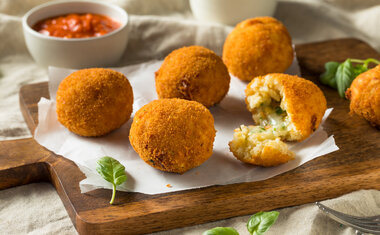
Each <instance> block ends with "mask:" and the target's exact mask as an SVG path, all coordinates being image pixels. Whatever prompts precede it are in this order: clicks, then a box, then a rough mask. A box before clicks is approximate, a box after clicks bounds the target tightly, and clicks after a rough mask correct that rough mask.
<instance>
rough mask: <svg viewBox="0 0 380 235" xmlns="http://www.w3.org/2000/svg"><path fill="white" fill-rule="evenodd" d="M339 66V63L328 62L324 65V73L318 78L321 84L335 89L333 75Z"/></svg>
mask: <svg viewBox="0 0 380 235" xmlns="http://www.w3.org/2000/svg"><path fill="white" fill-rule="evenodd" d="M339 65H340V63H338V62H335V61H330V62H327V63H326V64H325V72H324V73H323V74H321V76H320V78H319V80H320V81H321V83H322V84H325V85H328V86H330V87H332V88H335V89H336V86H337V85H336V79H335V75H336V71H337V69H338V66H339Z"/></svg>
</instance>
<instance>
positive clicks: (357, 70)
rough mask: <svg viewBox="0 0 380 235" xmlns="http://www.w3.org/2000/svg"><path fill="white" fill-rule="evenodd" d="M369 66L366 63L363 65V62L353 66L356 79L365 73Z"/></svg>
mask: <svg viewBox="0 0 380 235" xmlns="http://www.w3.org/2000/svg"><path fill="white" fill-rule="evenodd" d="M367 70H368V68H367V67H366V66H364V65H361V64H358V65H356V66H355V67H354V68H353V77H354V79H355V78H356V77H357V76H358V75H359V74H361V73H364V72H365V71H367Z"/></svg>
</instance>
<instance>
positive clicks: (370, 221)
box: [316, 202, 380, 226]
mask: <svg viewBox="0 0 380 235" xmlns="http://www.w3.org/2000/svg"><path fill="white" fill-rule="evenodd" d="M316 204H317V206H318V207H323V208H322V209H324V210H327V211H328V212H329V213H332V214H334V215H336V216H337V217H340V218H342V219H344V220H346V221H349V222H351V223H354V224H358V225H369V226H380V220H378V219H379V218H380V216H371V217H357V216H352V215H347V214H344V213H342V212H339V211H336V210H333V209H331V208H329V207H327V206H325V205H323V204H321V203H319V202H317V203H316Z"/></svg>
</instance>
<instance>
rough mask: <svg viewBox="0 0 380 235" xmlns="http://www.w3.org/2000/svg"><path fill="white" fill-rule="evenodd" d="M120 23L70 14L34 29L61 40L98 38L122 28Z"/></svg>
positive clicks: (102, 16) (98, 17) (94, 15)
mask: <svg viewBox="0 0 380 235" xmlns="http://www.w3.org/2000/svg"><path fill="white" fill-rule="evenodd" d="M120 25H121V24H120V23H119V22H117V21H114V20H112V19H111V18H110V17H107V16H104V15H99V14H92V13H87V14H68V15H62V16H57V17H52V18H48V19H45V20H41V21H39V22H37V24H35V25H34V26H33V27H32V28H33V29H34V30H36V31H37V32H39V33H41V34H44V35H48V36H53V37H61V38H88V37H98V36H102V35H104V34H107V33H109V32H112V31H114V30H116V29H118V28H119V27H120Z"/></svg>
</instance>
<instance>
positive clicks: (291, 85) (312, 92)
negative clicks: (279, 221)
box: [229, 73, 326, 166]
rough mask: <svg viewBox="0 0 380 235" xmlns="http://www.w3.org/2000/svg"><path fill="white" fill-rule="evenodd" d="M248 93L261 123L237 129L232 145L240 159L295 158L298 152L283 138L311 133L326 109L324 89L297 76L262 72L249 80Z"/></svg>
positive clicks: (250, 105)
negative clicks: (293, 150) (264, 74)
mask: <svg viewBox="0 0 380 235" xmlns="http://www.w3.org/2000/svg"><path fill="white" fill-rule="evenodd" d="M245 93H246V100H245V101H246V104H247V108H248V110H249V111H251V112H252V117H253V119H254V121H255V123H256V125H257V126H248V127H246V126H243V125H242V126H241V127H240V128H238V129H236V130H235V134H234V138H233V140H232V141H231V142H230V144H229V146H230V151H231V152H232V153H233V154H234V156H235V157H236V158H237V159H239V160H241V161H243V162H247V163H251V164H254V165H260V166H275V165H278V164H281V163H285V162H287V161H289V160H291V159H293V158H294V153H293V152H291V151H290V150H289V149H288V146H287V145H286V144H285V143H284V142H282V141H283V140H286V141H302V140H304V139H306V138H307V137H309V136H310V134H311V133H313V132H314V131H315V130H316V129H317V128H318V126H319V124H320V122H321V120H322V117H323V115H324V113H325V111H326V99H325V97H324V95H323V93H322V91H321V90H320V89H319V88H318V87H317V86H316V85H315V84H314V83H312V82H311V81H308V80H306V79H303V78H300V77H297V76H292V75H287V74H276V73H274V74H268V75H266V76H259V77H256V78H254V79H253V80H252V81H251V82H250V83H249V84H248V86H247V88H246V90H245Z"/></svg>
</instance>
